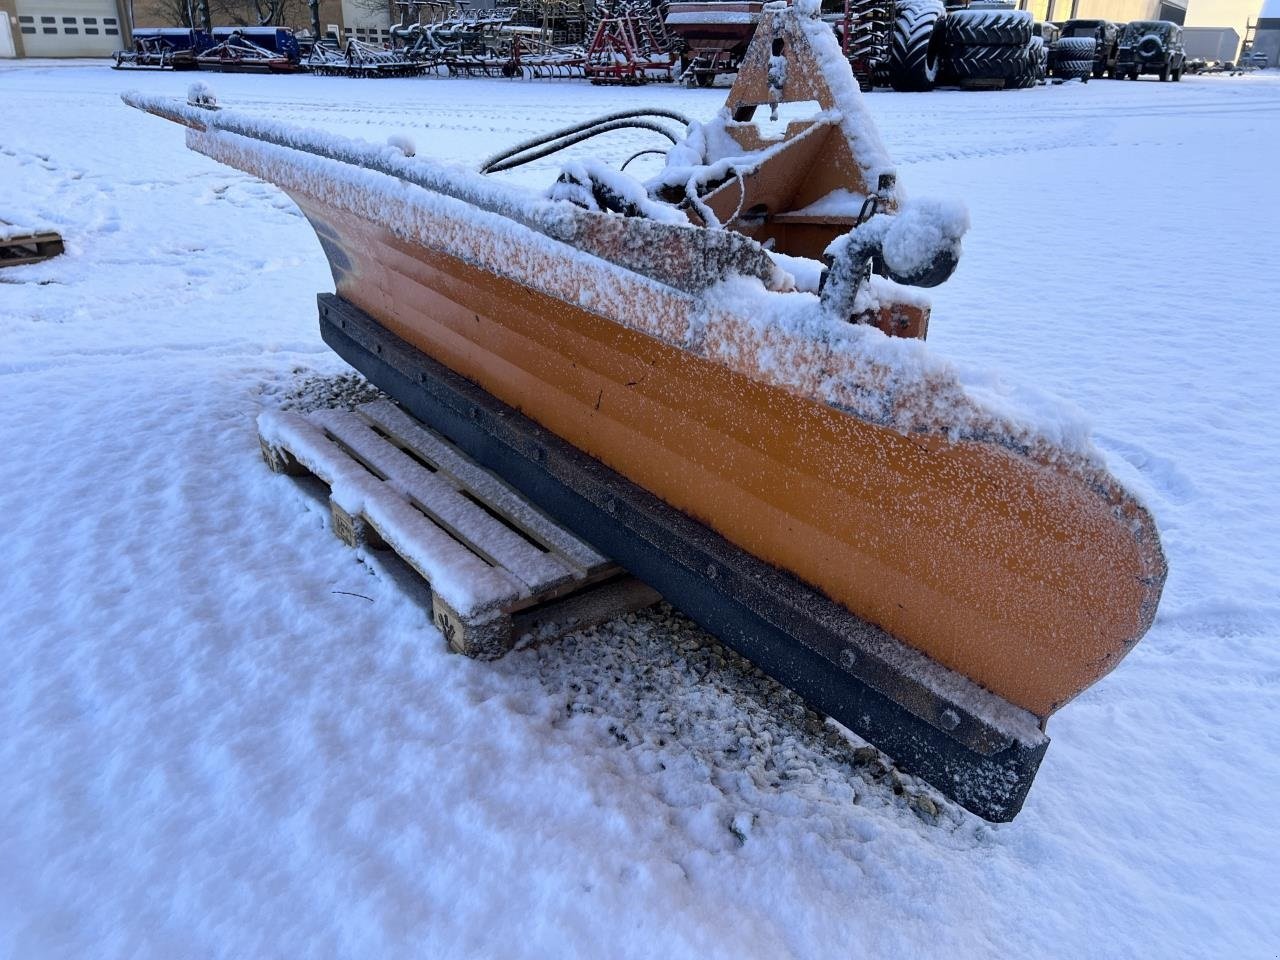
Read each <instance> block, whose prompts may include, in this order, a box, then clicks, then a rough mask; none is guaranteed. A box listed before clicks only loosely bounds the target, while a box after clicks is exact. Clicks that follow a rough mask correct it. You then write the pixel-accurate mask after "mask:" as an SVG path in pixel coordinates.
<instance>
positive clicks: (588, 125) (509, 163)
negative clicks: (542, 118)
mask: <svg viewBox="0 0 1280 960" xmlns="http://www.w3.org/2000/svg"><path fill="white" fill-rule="evenodd" d="M649 117H662V118H664V119H668V120H675V121H677V122H679V123H682V124H684V125H685V126H686V127H687V126H688V125H689V124H690V123H692V122H693V121H691V120H690V119H689V118H688V117H686V116H685V115H684V114H681V113H676V112H675V111H674V110H622V111H619V112H617V113H609V114H605V115H604V116H602V117H596V118H595V119H592V120H586V121H583V122H582V123H575V124H573V125H572V126H568V127H564V128H563V129H560V130H557V131H555V132H554V133H547V134H543V135H542V136H538V137H533V138H532V139H529V140H525V141H524V142H522V143H518V144H516V145H515V146H514V147H510V148H508V149H506V150H504V151H502V152H501V153H496V154H494V155H493V156H492V157H490V158H489V159H487V160H486V161H485V162H484V163H482V164H481V165H480V172H481V173H498V172H500V171H502V170H510V169H511V168H512V167H518V166H521V165H522V164H525V163H530V162H532V161H534V160H538V159H541V158H542V157H545V156H548V155H549V154H552V153H555V152H557V151H559V150H563V149H564V148H565V147H569V146H572V145H573V144H575V143H580V142H581V141H583V140H588V139H590V138H591V137H594V136H596V135H598V134H601V133H607V132H608V131H610V130H622V129H625V128H627V127H640V128H644V129H648V130H655V131H657V132H658V133H661V134H662V135H663V136H664V137H666V138H667V139H669V140H670V141H671V142H672V143H677V142H679V138H677V137H675V136H674V135H673V134H672V133H671V131H670V130H668V129H667V128H666V127H664V126H662V125H661V124H659V123H657V122H656V121H655V120H646V119H644V118H649ZM624 121H630V122H624ZM576 134H584V135H583V136H575V135H576ZM558 141H564V142H562V143H561V142H558ZM548 145H550V147H549V148H547V147H548ZM538 148H544V149H541V150H539V149H538ZM533 150H537V152H536V153H533V154H532V155H530V156H527V157H521V154H525V153H528V152H529V151H533Z"/></svg>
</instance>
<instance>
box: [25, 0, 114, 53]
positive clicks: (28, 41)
mask: <svg viewBox="0 0 1280 960" xmlns="http://www.w3.org/2000/svg"><path fill="white" fill-rule="evenodd" d="M17 6H18V29H19V30H20V31H21V32H22V46H23V49H24V50H25V51H26V54H27V56H28V57H106V56H110V55H111V54H112V53H114V52H115V51H117V50H119V49H120V47H121V39H120V20H119V17H120V13H119V11H118V10H117V9H116V4H115V0H18V3H17Z"/></svg>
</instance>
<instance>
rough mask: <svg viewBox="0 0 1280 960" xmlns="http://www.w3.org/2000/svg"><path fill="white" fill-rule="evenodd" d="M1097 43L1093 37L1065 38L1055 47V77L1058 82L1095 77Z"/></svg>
mask: <svg viewBox="0 0 1280 960" xmlns="http://www.w3.org/2000/svg"><path fill="white" fill-rule="evenodd" d="M1096 48H1097V43H1096V42H1095V41H1094V40H1093V39H1092V38H1091V37H1063V38H1062V39H1061V40H1059V41H1058V42H1057V43H1056V44H1054V47H1053V58H1052V60H1053V75H1054V77H1055V78H1057V79H1058V80H1087V79H1088V78H1089V77H1091V76H1093V56H1094V52H1095V50H1096Z"/></svg>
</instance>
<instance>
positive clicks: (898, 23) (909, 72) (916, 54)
mask: <svg viewBox="0 0 1280 960" xmlns="http://www.w3.org/2000/svg"><path fill="white" fill-rule="evenodd" d="M945 16H946V7H944V6H943V4H942V0H908V2H907V3H904V4H902V5H900V6H899V7H898V17H897V19H896V20H895V21H894V23H893V32H892V34H891V35H890V37H889V85H890V86H891V87H893V89H895V90H897V91H899V92H911V91H920V90H932V89H933V88H934V85H935V84H937V82H938V72H939V69H940V68H941V66H942V57H943V54H944V52H945V50H946V44H947V37H946V23H945V20H944V17H945Z"/></svg>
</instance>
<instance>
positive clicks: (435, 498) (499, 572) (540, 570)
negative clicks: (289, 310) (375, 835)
mask: <svg viewBox="0 0 1280 960" xmlns="http://www.w3.org/2000/svg"><path fill="white" fill-rule="evenodd" d="M258 429H259V441H260V443H261V446H262V454H263V458H264V459H265V460H266V462H267V465H268V466H269V467H270V468H271V469H272V470H273V471H275V472H277V473H285V474H292V475H305V474H309V475H312V476H314V477H317V478H318V479H320V480H321V481H323V482H324V483H325V484H326V485H327V486H328V487H329V491H330V496H329V508H330V513H331V515H332V519H333V523H332V527H333V531H334V533H335V534H336V535H337V536H338V537H339V538H341V539H342V540H343V541H344V542H345V543H347V544H348V545H350V546H353V547H356V546H359V547H367V548H369V549H377V550H380V549H390V550H393V551H394V552H395V553H396V554H397V555H398V556H399V557H400V558H401V559H402V560H404V561H405V562H406V563H407V564H408V565H409V566H410V567H412V568H413V569H414V570H415V571H417V572H418V574H420V575H421V576H422V577H423V579H425V580H426V581H427V583H428V584H429V585H430V587H431V605H432V611H431V613H432V620H433V621H434V622H435V624H436V626H438V627H439V628H440V631H441V633H443V634H444V636H445V638H446V639H447V640H448V642H449V645H450V646H451V647H452V648H453V649H454V650H457V651H458V652H459V653H465V654H467V655H468V656H472V657H478V658H483V659H492V658H495V657H499V656H501V655H502V654H503V653H505V652H506V651H507V650H509V649H511V647H512V646H513V645H514V644H515V643H516V642H518V641H519V640H521V639H524V638H526V637H536V638H538V639H546V638H550V637H554V636H558V635H560V634H563V633H567V632H569V631H571V630H574V629H577V628H578V627H582V626H586V625H589V624H592V623H599V622H601V621H603V620H608V619H610V618H612V617H615V616H619V615H620V614H623V613H627V612H630V611H632V610H637V609H640V608H641V607H646V606H648V605H649V604H651V603H654V602H656V601H657V600H658V599H659V597H658V594H657V593H656V592H654V591H653V590H652V589H650V588H649V587H647V586H645V585H644V584H642V583H640V582H639V581H638V580H636V579H635V578H633V577H631V576H629V575H628V574H626V572H625V571H623V570H622V569H621V568H620V567H618V566H617V565H616V564H614V563H612V562H610V561H609V560H608V559H607V558H605V557H603V556H601V555H600V554H599V553H598V552H597V551H596V550H594V549H593V548H592V547H590V546H589V545H588V544H586V543H584V542H583V541H581V540H579V539H578V538H577V537H575V536H574V535H573V534H571V533H569V532H568V531H567V530H565V529H564V528H563V527H561V526H559V525H558V524H556V523H555V522H554V521H553V520H551V519H550V518H548V517H547V516H546V515H545V514H543V513H541V512H540V511H539V510H537V509H536V508H535V507H533V506H532V505H530V504H529V503H528V501H526V500H525V499H524V498H523V497H522V496H520V494H518V493H516V492H515V491H514V490H513V489H511V488H510V487H509V486H507V484H505V483H504V482H503V481H502V480H501V479H499V478H498V477H497V476H496V475H494V474H492V473H490V472H489V471H487V470H484V469H483V468H481V467H480V466H478V465H477V464H476V463H475V462H473V461H472V460H470V459H469V458H468V457H467V456H466V455H465V454H463V453H462V452H460V451H459V450H458V449H457V448H455V447H454V446H453V445H451V444H450V443H449V442H448V441H446V440H445V439H444V438H443V437H441V436H440V435H439V434H436V433H434V432H432V431H430V430H428V429H427V428H426V427H424V426H423V425H422V424H421V423H419V422H418V421H417V420H414V419H413V418H412V417H410V416H409V415H408V414H406V413H405V412H404V411H402V410H401V409H400V408H399V407H397V406H396V405H395V404H393V403H391V402H390V401H386V400H381V401H377V402H375V403H369V404H364V405H362V406H360V407H357V408H356V410H354V411H350V410H345V409H330V410H317V411H313V412H311V413H307V414H299V413H289V412H283V411H271V412H268V413H264V414H263V415H262V416H261V417H260V418H259V420H258Z"/></svg>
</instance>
